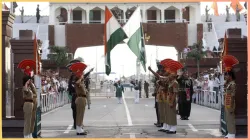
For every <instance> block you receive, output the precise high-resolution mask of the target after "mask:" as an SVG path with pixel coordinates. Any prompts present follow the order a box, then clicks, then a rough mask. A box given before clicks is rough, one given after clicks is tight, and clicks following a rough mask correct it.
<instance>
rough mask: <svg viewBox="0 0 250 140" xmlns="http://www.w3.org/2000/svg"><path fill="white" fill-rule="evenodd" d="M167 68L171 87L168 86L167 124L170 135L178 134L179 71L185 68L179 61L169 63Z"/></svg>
mask: <svg viewBox="0 0 250 140" xmlns="http://www.w3.org/2000/svg"><path fill="white" fill-rule="evenodd" d="M166 66H167V67H168V68H169V73H170V75H169V85H168V97H167V102H168V109H167V123H168V125H169V128H170V129H169V131H168V132H167V133H168V134H176V125H177V111H176V105H177V104H176V103H177V99H176V98H177V94H178V88H179V85H178V82H177V81H176V75H177V70H179V69H181V68H183V65H182V64H181V63H180V62H177V61H174V60H172V61H168V62H166Z"/></svg>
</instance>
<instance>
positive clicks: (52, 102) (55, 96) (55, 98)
mask: <svg viewBox="0 0 250 140" xmlns="http://www.w3.org/2000/svg"><path fill="white" fill-rule="evenodd" d="M70 102H71V101H70V100H69V97H68V93H67V92H61V93H47V94H42V99H41V106H42V113H45V112H48V111H51V110H53V109H55V108H58V107H61V106H63V105H65V104H68V103H70Z"/></svg>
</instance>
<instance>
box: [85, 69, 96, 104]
mask: <svg viewBox="0 0 250 140" xmlns="http://www.w3.org/2000/svg"><path fill="white" fill-rule="evenodd" d="M93 70H94V68H92V69H90V71H89V72H87V73H86V74H84V84H85V86H86V89H87V92H88V94H87V103H88V109H90V104H91V100H90V87H89V86H90V78H89V75H90V73H91V72H92V71H93Z"/></svg>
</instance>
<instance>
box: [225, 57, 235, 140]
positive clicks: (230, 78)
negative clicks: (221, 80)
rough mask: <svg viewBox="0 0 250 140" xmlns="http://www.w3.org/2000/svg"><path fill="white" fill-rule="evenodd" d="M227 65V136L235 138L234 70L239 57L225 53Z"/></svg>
mask: <svg viewBox="0 0 250 140" xmlns="http://www.w3.org/2000/svg"><path fill="white" fill-rule="evenodd" d="M222 60H223V63H224V66H225V73H224V74H225V79H226V84H225V93H224V100H225V101H224V103H225V113H226V124H227V131H228V134H227V135H226V136H225V138H235V134H236V128H235V94H236V83H235V74H234V72H233V70H232V68H233V66H235V65H236V64H238V63H239V61H238V60H237V58H235V57H234V56H232V55H225V56H223V58H222Z"/></svg>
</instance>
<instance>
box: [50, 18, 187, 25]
mask: <svg viewBox="0 0 250 140" xmlns="http://www.w3.org/2000/svg"><path fill="white" fill-rule="evenodd" d="M117 21H118V22H119V23H126V22H128V19H126V20H125V21H126V22H124V19H117ZM142 22H143V23H162V20H145V21H142ZM163 22H164V23H190V21H187V20H186V19H183V20H181V19H167V20H164V21H163ZM101 23H104V20H89V24H101ZM52 24H56V25H65V24H87V20H69V22H68V21H66V22H59V21H56V22H54V23H52Z"/></svg>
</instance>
